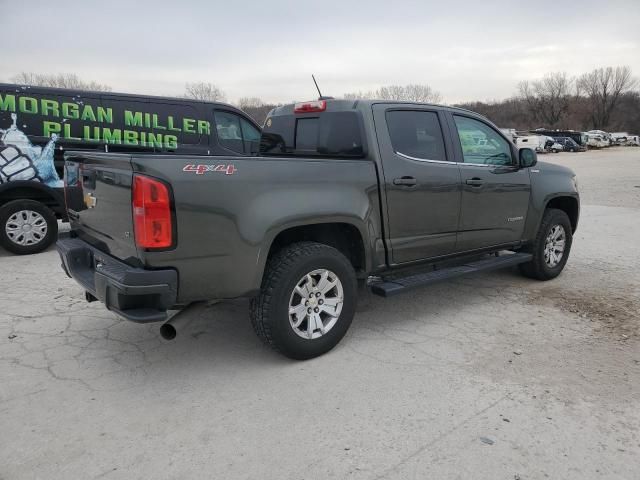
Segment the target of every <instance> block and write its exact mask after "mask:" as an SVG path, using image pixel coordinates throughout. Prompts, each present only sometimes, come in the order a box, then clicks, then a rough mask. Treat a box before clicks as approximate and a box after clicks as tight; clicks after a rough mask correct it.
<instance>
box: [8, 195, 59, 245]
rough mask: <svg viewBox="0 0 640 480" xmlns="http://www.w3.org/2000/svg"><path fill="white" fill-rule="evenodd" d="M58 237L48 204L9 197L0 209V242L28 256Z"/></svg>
mask: <svg viewBox="0 0 640 480" xmlns="http://www.w3.org/2000/svg"><path fill="white" fill-rule="evenodd" d="M57 236H58V221H57V220H56V216H55V214H54V213H53V212H52V211H51V209H50V208H49V207H47V206H46V205H43V204H42V203H40V202H36V201H35V200H13V201H11V202H9V203H6V204H5V205H3V206H2V208H0V245H2V246H3V247H4V248H6V249H7V250H8V251H10V252H12V253H16V254H18V255H29V254H32V253H38V252H41V251H43V250H45V249H46V248H47V247H49V246H50V245H51V244H52V243H53V242H54V241H55V240H56V238H57Z"/></svg>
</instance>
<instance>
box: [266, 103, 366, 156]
mask: <svg viewBox="0 0 640 480" xmlns="http://www.w3.org/2000/svg"><path fill="white" fill-rule="evenodd" d="M306 103H309V102H306ZM310 103H313V104H316V103H318V104H320V103H321V102H310ZM297 105H299V104H297ZM324 105H325V106H324V107H323V108H322V110H319V111H305V112H296V111H295V108H296V107H295V106H293V105H286V106H284V107H278V108H276V109H275V110H273V111H272V112H270V114H269V116H268V117H267V120H266V121H265V125H264V128H263V131H262V136H261V139H260V155H263V156H291V157H332V158H363V157H365V156H366V153H367V148H366V143H365V138H366V137H365V134H364V127H363V121H362V114H361V113H360V112H359V111H358V110H356V109H355V108H354V102H353V101H341V100H336V101H327V102H326V104H324Z"/></svg>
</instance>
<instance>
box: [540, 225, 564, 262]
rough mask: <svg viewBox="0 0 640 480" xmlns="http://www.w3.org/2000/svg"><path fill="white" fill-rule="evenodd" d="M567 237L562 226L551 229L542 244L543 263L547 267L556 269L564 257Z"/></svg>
mask: <svg viewBox="0 0 640 480" xmlns="http://www.w3.org/2000/svg"><path fill="white" fill-rule="evenodd" d="M566 240H567V235H566V233H565V231H564V227H563V226H562V225H554V226H553V227H551V230H550V231H549V234H548V235H547V239H546V240H545V242H544V262H545V263H546V264H547V266H548V267H550V268H554V267H556V266H557V265H558V264H559V263H560V261H561V260H562V257H563V256H564V248H565V245H566Z"/></svg>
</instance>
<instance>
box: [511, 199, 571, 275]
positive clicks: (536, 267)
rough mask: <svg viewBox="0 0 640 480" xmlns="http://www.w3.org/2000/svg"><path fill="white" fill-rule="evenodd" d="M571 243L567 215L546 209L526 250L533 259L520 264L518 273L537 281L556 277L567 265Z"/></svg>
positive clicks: (569, 224)
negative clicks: (533, 238)
mask: <svg viewBox="0 0 640 480" xmlns="http://www.w3.org/2000/svg"><path fill="white" fill-rule="evenodd" d="M572 242H573V235H572V228H571V221H570V220H569V217H568V216H567V214H566V213H565V212H564V211H562V210H558V209H555V208H548V209H547V210H545V212H544V215H543V217H542V222H541V223H540V228H539V229H538V233H537V235H536V238H535V240H534V242H533V244H532V245H531V246H530V247H529V248H528V249H527V250H528V251H529V252H530V253H532V254H533V259H532V260H531V261H530V262H527V263H523V264H521V265H520V271H521V272H522V274H523V275H525V276H527V277H530V278H535V279H537V280H551V279H552V278H555V277H557V276H558V275H560V272H562V270H563V269H564V266H565V264H566V263H567V260H568V258H569V251H570V250H571V244H572Z"/></svg>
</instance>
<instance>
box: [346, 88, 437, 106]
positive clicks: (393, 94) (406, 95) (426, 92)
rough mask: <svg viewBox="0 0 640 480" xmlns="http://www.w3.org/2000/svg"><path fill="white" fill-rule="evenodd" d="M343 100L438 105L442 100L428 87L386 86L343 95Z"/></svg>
mask: <svg viewBox="0 0 640 480" xmlns="http://www.w3.org/2000/svg"><path fill="white" fill-rule="evenodd" d="M343 98H345V99H358V98H370V99H371V98H379V99H381V100H401V101H407V102H421V103H438V102H440V101H441V100H442V96H441V95H440V93H439V92H437V91H435V90H434V89H433V88H431V87H430V86H429V85H420V84H409V85H404V86H403V85H388V86H385V87H380V88H378V89H377V90H371V91H368V92H362V91H358V92H351V93H345V94H344V95H343Z"/></svg>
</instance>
